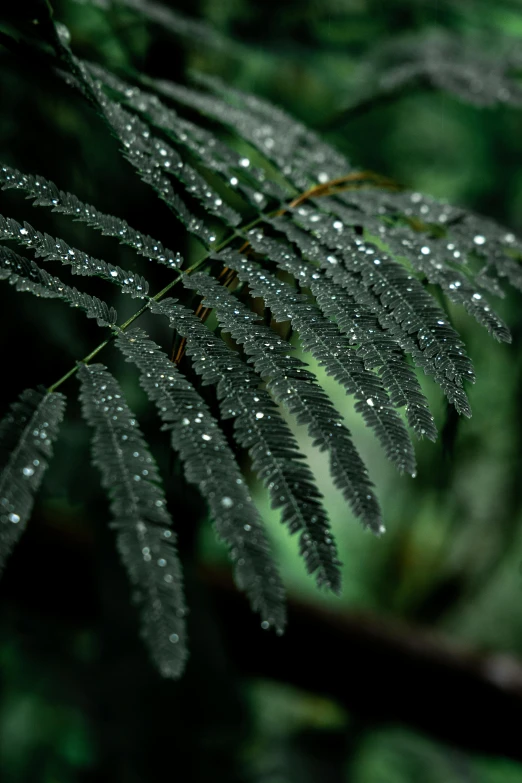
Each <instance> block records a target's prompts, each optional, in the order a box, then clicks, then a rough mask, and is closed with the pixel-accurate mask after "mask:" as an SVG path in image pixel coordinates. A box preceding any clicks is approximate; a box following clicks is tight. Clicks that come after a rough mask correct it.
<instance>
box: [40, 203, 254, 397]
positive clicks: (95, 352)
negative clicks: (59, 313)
mask: <svg viewBox="0 0 522 783" xmlns="http://www.w3.org/2000/svg"><path fill="white" fill-rule="evenodd" d="M264 219H265V216H264V215H262V216H260V217H257V218H256V219H255V220H253V221H252V222H251V223H248V224H247V225H246V226H243V228H240V229H234V231H233V233H232V234H230V236H228V237H227V239H225V240H224V241H223V242H220V243H219V244H218V245H216V247H214V248H212V249H211V250H209V251H208V252H206V253H205V254H204V255H203V256H202V257H201V258H199V259H198V260H197V261H195V262H194V263H193V264H192V266H189V267H188V269H184V270H182V271H181V272H180V273H179V275H178V276H177V277H176V278H174V280H171V282H170V283H168V285H166V286H165V288H162V289H161V291H158V293H157V294H155V295H154V296H153V297H151V298H150V299H149V301H148V302H147V304H145V305H143V307H140V309H139V310H137V311H136V312H135V313H134V315H131V317H130V318H128V319H127V320H126V321H125V322H124V323H122V324H121V325H120V326H115V327H114V334H113V335H112V336H111V337H107V338H106V339H105V340H104V341H103V342H101V343H100V344H99V345H97V346H96V348H94V349H93V350H92V351H91V352H90V353H89V354H88V355H87V356H84V357H83V359H80V360H79V361H78V362H77V363H76V364H75V366H74V367H71V369H70V370H68V371H67V372H66V373H65V375H62V377H61V378H59V379H58V380H57V381H56V382H55V383H53V384H52V385H51V386H49V387H48V389H47V391H48V392H49V393H50V392H54V391H55V390H56V389H57V388H58V387H59V386H61V385H62V383H65V381H67V380H68V379H69V378H71V377H72V376H73V375H74V374H75V373H76V372H78V369H79V367H80V365H81V364H88V363H89V362H90V361H92V359H94V357H95V356H97V355H98V354H99V353H100V351H102V350H103V349H104V348H106V347H107V345H109V343H111V342H112V341H113V340H114V338H115V337H116V334H117V333H118V332H123V331H125V329H128V328H129V326H130V325H131V324H133V323H134V321H136V320H137V319H138V318H139V317H140V315H143V313H144V312H146V311H147V310H148V309H149V303H150V302H152V301H154V302H158V301H159V300H160V299H162V298H163V297H164V296H165V294H167V293H168V292H169V291H170V290H171V288H173V287H174V286H175V285H176V284H177V283H179V281H180V280H181V279H182V278H183V277H184V275H189V274H190V273H191V272H194V271H195V270H196V269H198V268H199V267H200V266H201V265H202V264H203V263H205V261H207V259H208V258H209V257H210V255H211V254H212V253H216V252H218V251H219V250H222V249H223V248H224V247H226V246H227V245H229V244H230V243H231V242H232V241H233V240H234V239H236V238H237V237H239V238H241V239H242V238H243V234H244V232H245V231H248V230H249V229H251V228H253V227H254V226H257V224H258V223H261V222H262V221H263V220H264Z"/></svg>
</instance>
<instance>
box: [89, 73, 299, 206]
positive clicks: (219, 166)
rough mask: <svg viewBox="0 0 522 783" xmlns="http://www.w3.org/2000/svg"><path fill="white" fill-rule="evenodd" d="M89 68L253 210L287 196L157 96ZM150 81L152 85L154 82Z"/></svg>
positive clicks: (267, 178) (127, 103)
mask: <svg viewBox="0 0 522 783" xmlns="http://www.w3.org/2000/svg"><path fill="white" fill-rule="evenodd" d="M91 70H93V72H94V73H96V74H97V75H99V77H100V78H101V79H102V81H103V82H104V84H106V85H107V86H108V87H110V89H111V90H113V91H115V92H116V93H118V100H119V101H121V102H122V103H124V104H125V106H127V107H129V108H131V109H133V110H134V111H136V112H138V113H139V114H140V115H141V116H144V117H146V118H147V119H148V120H149V121H150V122H151V123H152V124H153V125H154V126H155V127H157V128H159V129H160V130H162V131H163V132H164V133H166V134H167V135H168V136H169V137H170V138H171V139H172V140H173V141H174V142H175V143H176V144H177V145H178V146H180V147H182V148H187V149H189V150H190V151H191V152H192V153H193V154H194V155H195V156H196V157H197V158H198V159H199V160H200V161H201V163H203V164H204V166H205V167H206V168H208V169H209V170H211V171H214V172H216V173H217V174H218V175H220V177H221V178H222V179H223V180H224V182H225V183H226V185H227V187H229V188H233V189H234V190H237V191H239V192H240V193H241V194H242V196H243V197H244V198H245V199H246V200H247V202H248V203H250V205H251V206H253V207H254V208H255V209H256V210H260V209H263V208H264V207H265V206H266V204H267V202H268V199H276V200H277V201H283V200H284V199H285V198H286V197H287V195H288V193H287V192H286V191H285V190H283V189H282V188H281V187H280V186H279V185H278V184H277V183H276V182H273V181H272V179H271V178H270V177H268V176H267V174H266V171H265V170H264V169H262V168H259V167H256V166H254V165H253V164H252V163H251V161H249V160H248V158H246V157H245V156H244V155H239V154H238V153H237V152H235V150H233V149H231V148H230V147H228V146H227V145H226V144H224V143H223V142H221V141H220V139H219V138H217V137H216V136H215V135H214V134H212V133H211V132H210V131H207V130H206V129H205V128H201V127H199V126H198V125H196V124H195V123H193V122H190V121H189V120H186V119H184V118H182V117H180V116H179V115H178V114H177V112H175V111H174V109H172V108H171V107H168V106H166V105H165V104H164V103H162V102H161V101H160V99H159V98H158V96H157V95H155V94H153V93H150V92H147V91H145V90H143V89H140V88H138V87H136V86H135V85H133V84H130V83H128V82H125V81H123V80H122V79H120V78H119V77H115V76H114V74H111V73H108V72H107V71H105V70H102V69H99V68H98V67H97V66H91ZM142 80H143V81H144V82H145V83H146V84H147V83H149V81H150V80H149V79H147V78H146V77H142ZM150 83H151V84H154V81H151V82H150ZM247 162H248V165H246V164H247ZM216 198H219V197H217V196H216ZM218 206H219V205H218Z"/></svg>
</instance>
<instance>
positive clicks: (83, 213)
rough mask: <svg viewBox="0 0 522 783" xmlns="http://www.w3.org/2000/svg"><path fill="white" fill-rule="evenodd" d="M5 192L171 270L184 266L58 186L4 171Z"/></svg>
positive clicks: (153, 241) (1, 176)
mask: <svg viewBox="0 0 522 783" xmlns="http://www.w3.org/2000/svg"><path fill="white" fill-rule="evenodd" d="M0 184H1V186H2V190H20V191H22V192H23V193H25V194H26V196H27V198H32V199H33V206H36V207H51V208H52V211H53V212H59V213H61V214H63V215H69V216H71V217H73V218H74V220H75V221H78V222H80V223H87V225H88V226H90V227H91V228H94V229H96V230H97V231H100V232H101V233H102V234H103V235H104V236H109V237H116V238H117V239H118V240H119V242H120V244H122V245H128V246H129V247H132V248H133V250H136V252H137V253H139V254H140V255H141V256H145V258H149V259H151V260H154V261H158V262H159V263H160V264H163V265H165V266H167V267H169V269H177V268H178V267H180V266H181V265H182V263H183V259H182V258H181V256H180V254H179V253H174V252H173V251H172V250H168V249H167V248H165V247H164V246H163V245H162V243H161V242H159V241H158V240H157V239H153V238H152V237H150V236H149V235H148V234H142V233H141V231H136V230H135V229H134V228H131V226H129V224H128V223H127V221H126V220H122V219H121V218H118V217H115V216H114V215H106V214H104V213H103V212H100V211H99V210H97V209H96V208H95V207H93V206H91V205H90V204H84V203H83V201H80V199H79V198H77V197H76V196H74V195H73V194H71V193H64V191H63V190H59V189H58V188H57V187H56V185H55V184H54V182H51V181H50V180H48V179H45V178H44V177H40V176H34V175H32V174H22V172H20V171H18V170H17V169H13V168H11V167H10V166H1V167H0Z"/></svg>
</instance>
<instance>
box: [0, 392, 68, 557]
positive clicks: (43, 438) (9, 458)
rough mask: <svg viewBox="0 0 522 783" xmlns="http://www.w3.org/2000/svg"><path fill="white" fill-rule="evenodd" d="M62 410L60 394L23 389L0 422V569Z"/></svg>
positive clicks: (30, 503) (30, 501) (31, 495)
mask: <svg viewBox="0 0 522 783" xmlns="http://www.w3.org/2000/svg"><path fill="white" fill-rule="evenodd" d="M64 412H65V397H64V395H63V394H59V393H52V394H48V393H46V392H45V391H36V390H34V389H26V390H25V391H24V392H22V394H21V395H20V397H19V398H18V400H17V402H15V403H13V405H12V406H11V408H10V411H9V413H8V414H7V415H6V416H5V418H4V419H3V420H2V422H0V570H1V569H2V568H3V567H4V564H5V561H6V558H7V557H8V555H9V553H10V552H11V550H12V549H13V547H14V546H15V544H16V543H17V541H18V539H19V538H20V536H21V535H22V533H23V531H24V529H25V526H26V524H27V521H28V519H29V516H30V514H31V511H32V508H33V503H34V496H35V495H36V493H37V491H38V489H39V487H40V484H41V482H42V478H43V475H44V473H45V471H46V469H47V465H48V462H49V460H50V459H51V457H52V444H53V441H54V440H56V437H57V435H58V429H59V426H60V423H61V421H62V419H63V415H64Z"/></svg>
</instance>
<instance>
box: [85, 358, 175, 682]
mask: <svg viewBox="0 0 522 783" xmlns="http://www.w3.org/2000/svg"><path fill="white" fill-rule="evenodd" d="M79 376H80V381H81V392H80V401H81V403H82V412H83V415H84V418H85V420H86V421H87V422H88V424H90V426H91V427H92V428H93V429H94V435H93V441H92V453H93V462H94V464H95V465H96V466H97V467H98V468H99V470H100V472H101V475H102V484H103V486H104V487H105V489H106V490H107V492H108V494H109V497H110V502H111V511H112V514H113V517H114V520H113V523H112V526H113V527H114V528H115V529H116V530H117V543H118V549H119V551H120V555H121V558H122V560H123V563H124V564H125V567H126V568H127V571H128V572H129V576H130V578H131V580H132V582H134V584H135V585H136V586H137V587H138V590H139V595H138V599H139V601H140V603H141V606H142V621H143V636H144V638H145V640H146V641H147V643H148V645H149V648H150V651H151V654H152V657H153V659H154V661H155V663H156V664H157V666H158V668H159V670H160V672H161V673H162V674H163V676H165V677H172V678H176V677H179V676H180V675H181V673H182V672H183V669H184V665H185V661H186V658H187V648H186V637H185V620H184V616H185V612H186V610H185V600H184V596H183V585H182V575H181V566H180V563H179V560H178V554H177V551H176V546H175V542H176V536H175V534H174V532H173V531H172V529H171V527H172V520H171V518H170V514H169V512H168V511H167V507H166V501H165V496H164V493H163V490H162V488H161V486H160V485H159V481H160V477H159V473H158V469H157V467H156V464H155V462H154V460H153V458H152V456H151V454H150V452H149V449H148V447H147V444H146V443H145V440H144V438H143V436H142V434H141V432H140V430H139V427H138V425H137V423H136V419H135V418H134V416H133V414H132V411H131V410H130V409H129V408H128V406H127V404H126V403H125V401H124V399H123V394H122V391H121V388H120V386H119V385H118V383H117V382H116V380H115V379H114V378H113V377H112V375H111V374H110V373H109V371H108V370H107V369H106V368H105V367H104V366H103V365H102V364H93V365H90V366H87V365H85V364H83V365H81V367H80V370H79Z"/></svg>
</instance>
